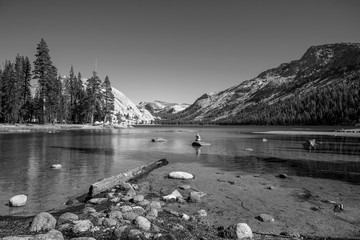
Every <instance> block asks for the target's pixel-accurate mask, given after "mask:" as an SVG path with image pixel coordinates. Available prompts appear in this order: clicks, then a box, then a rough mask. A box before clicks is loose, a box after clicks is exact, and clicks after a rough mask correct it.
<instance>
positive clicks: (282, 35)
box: [0, 0, 360, 104]
mask: <svg viewBox="0 0 360 240" xmlns="http://www.w3.org/2000/svg"><path fill="white" fill-rule="evenodd" d="M359 12H360V1H358V0H217V1H214V0H178V1H174V0H127V1H121V0H114V1H112V0H105V1H100V0H99V1H94V0H86V1H85V0H76V1H74V0H62V1H55V0H0V66H1V68H3V64H4V63H5V60H11V61H14V59H15V57H16V55H17V54H20V55H22V56H28V57H29V58H30V60H31V62H33V61H34V59H35V53H36V46H37V44H38V43H39V42H40V40H41V38H44V40H45V41H46V43H47V44H48V46H49V49H50V56H51V59H52V62H53V64H54V65H55V66H56V67H57V68H58V72H59V73H60V74H61V75H68V74H69V71H70V67H71V65H72V66H73V67H74V70H75V72H76V73H78V72H81V74H82V76H83V77H91V76H92V72H93V71H94V68H95V62H97V68H96V69H97V73H98V76H99V77H100V78H101V79H102V80H104V79H105V77H106V76H108V77H109V79H110V81H111V84H112V86H113V87H115V88H117V89H119V90H120V91H121V92H123V93H124V94H125V95H126V96H127V97H128V98H129V99H130V100H131V101H133V102H134V103H135V104H138V103H139V102H142V101H145V102H147V101H154V100H161V101H167V102H177V103H193V102H194V101H195V100H196V99H197V98H199V97H200V96H201V95H203V94H204V93H208V92H216V91H221V90H225V89H227V88H229V87H231V86H234V85H238V84H240V83H241V82H242V81H244V80H249V79H252V78H254V77H256V76H257V75H258V74H260V73H261V72H262V71H265V70H267V69H269V68H274V67H277V66H278V65H280V64H281V63H285V62H290V61H292V60H296V59H299V58H300V57H301V56H302V55H303V54H304V53H305V51H306V50H307V49H308V48H309V47H310V46H313V45H321V44H328V43H338V42H357V43H359V42H360V28H359V23H360V14H359Z"/></svg>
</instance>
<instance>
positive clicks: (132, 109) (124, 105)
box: [112, 87, 154, 123]
mask: <svg viewBox="0 0 360 240" xmlns="http://www.w3.org/2000/svg"><path fill="white" fill-rule="evenodd" d="M112 93H113V94H114V98H115V99H114V107H115V109H114V115H120V116H121V118H122V120H123V121H125V120H126V121H130V122H131V123H150V122H151V121H152V120H154V117H153V116H152V115H151V114H150V113H149V111H147V110H141V111H140V110H139V109H138V108H137V107H136V105H135V104H134V103H133V102H132V101H131V100H130V99H128V98H127V97H126V96H125V95H124V94H123V93H122V92H120V91H119V90H118V89H116V88H114V87H112Z"/></svg>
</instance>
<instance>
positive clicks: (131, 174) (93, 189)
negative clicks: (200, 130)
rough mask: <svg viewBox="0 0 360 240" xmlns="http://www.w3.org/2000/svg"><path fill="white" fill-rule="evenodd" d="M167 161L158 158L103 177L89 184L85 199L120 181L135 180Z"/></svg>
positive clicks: (106, 189) (165, 163)
mask: <svg viewBox="0 0 360 240" xmlns="http://www.w3.org/2000/svg"><path fill="white" fill-rule="evenodd" d="M168 163H169V162H168V160H166V159H165V158H163V159H160V160H159V161H156V162H152V163H149V164H147V165H144V166H140V167H137V168H134V169H132V170H129V171H127V172H125V173H120V174H119V175H116V176H112V177H109V178H105V179H103V180H101V181H99V182H96V183H94V184H92V185H91V186H90V188H89V192H88V194H87V199H89V198H92V197H93V196H95V195H97V194H99V193H101V192H104V191H108V190H110V189H111V188H113V187H115V186H117V185H119V184H121V183H124V182H128V181H130V180H135V179H137V178H140V177H142V176H144V175H146V174H149V173H150V172H151V171H152V170H154V169H156V168H159V167H162V166H165V165H167V164H168Z"/></svg>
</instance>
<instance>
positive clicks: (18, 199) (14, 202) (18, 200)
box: [9, 194, 27, 207]
mask: <svg viewBox="0 0 360 240" xmlns="http://www.w3.org/2000/svg"><path fill="white" fill-rule="evenodd" d="M26 202H27V196H26V195H23V194H22V195H16V196H13V197H12V198H10V200H9V204H10V206H11V207H21V206H25V204H26Z"/></svg>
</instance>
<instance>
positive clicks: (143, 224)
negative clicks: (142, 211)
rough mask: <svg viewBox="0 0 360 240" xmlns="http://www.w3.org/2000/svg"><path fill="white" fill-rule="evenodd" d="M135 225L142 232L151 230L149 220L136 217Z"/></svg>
mask: <svg viewBox="0 0 360 240" xmlns="http://www.w3.org/2000/svg"><path fill="white" fill-rule="evenodd" d="M135 223H136V225H137V226H138V227H139V228H140V229H142V230H144V231H150V228H151V223H150V221H149V220H147V219H146V218H145V217H142V216H138V217H137V218H136V219H135Z"/></svg>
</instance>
